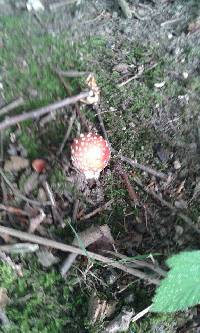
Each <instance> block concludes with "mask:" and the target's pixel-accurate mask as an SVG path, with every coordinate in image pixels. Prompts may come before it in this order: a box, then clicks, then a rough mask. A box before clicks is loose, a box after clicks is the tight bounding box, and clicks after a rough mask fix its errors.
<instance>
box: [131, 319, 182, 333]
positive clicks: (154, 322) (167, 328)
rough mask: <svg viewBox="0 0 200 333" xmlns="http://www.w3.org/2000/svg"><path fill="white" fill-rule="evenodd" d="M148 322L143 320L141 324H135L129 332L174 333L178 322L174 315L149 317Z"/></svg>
mask: <svg viewBox="0 0 200 333" xmlns="http://www.w3.org/2000/svg"><path fill="white" fill-rule="evenodd" d="M145 319H146V320H141V323H140V324H137V323H133V324H132V325H131V327H130V330H129V332H130V333H131V332H134V333H156V332H161V331H162V332H165V333H174V332H175V330H176V320H175V316H174V315H147V317H146V318H145Z"/></svg>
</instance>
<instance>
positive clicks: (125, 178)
mask: <svg viewBox="0 0 200 333" xmlns="http://www.w3.org/2000/svg"><path fill="white" fill-rule="evenodd" d="M117 171H118V172H119V175H120V176H121V178H122V180H123V181H124V184H125V186H126V188H127V190H128V194H129V198H130V200H131V201H132V202H133V203H134V205H135V206H138V205H139V200H138V195H137V193H136V192H135V190H134V189H133V186H132V185H131V183H130V180H129V177H128V175H127V173H126V172H125V171H124V170H123V169H122V167H121V165H118V166H117Z"/></svg>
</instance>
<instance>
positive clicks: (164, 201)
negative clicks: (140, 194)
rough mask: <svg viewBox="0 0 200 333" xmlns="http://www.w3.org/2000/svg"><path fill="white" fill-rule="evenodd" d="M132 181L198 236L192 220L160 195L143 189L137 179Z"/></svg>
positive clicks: (145, 188)
mask: <svg viewBox="0 0 200 333" xmlns="http://www.w3.org/2000/svg"><path fill="white" fill-rule="evenodd" d="M133 180H134V182H135V183H136V184H137V185H139V186H140V187H141V188H142V190H143V191H144V192H146V193H148V194H150V195H151V196H152V197H153V198H154V199H156V200H158V201H159V202H160V203H161V205H162V206H165V207H167V208H169V209H170V210H171V211H172V212H173V213H174V214H176V215H177V216H179V217H180V218H181V219H182V220H183V221H184V222H185V223H186V224H187V225H188V226H189V227H190V228H192V229H193V230H194V231H195V232H196V233H198V234H199V235H200V230H199V228H198V227H196V226H195V223H194V222H193V221H192V219H191V218H190V217H189V216H187V215H185V214H184V213H181V212H179V211H178V209H177V208H176V207H174V206H173V205H172V204H171V203H170V202H168V201H166V200H165V199H163V198H162V197H161V196H160V195H158V194H156V193H155V192H154V191H152V190H149V189H148V188H147V187H144V186H143V184H142V182H141V181H140V180H139V179H138V178H136V177H134V179H133Z"/></svg>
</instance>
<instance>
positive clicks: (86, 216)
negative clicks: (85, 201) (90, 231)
mask: <svg viewBox="0 0 200 333" xmlns="http://www.w3.org/2000/svg"><path fill="white" fill-rule="evenodd" d="M112 203H113V200H110V201H108V202H106V203H105V204H104V205H103V206H101V207H98V208H96V209H95V210H93V211H92V212H91V213H88V214H86V215H84V216H81V217H80V218H79V220H81V221H84V220H88V219H90V218H91V217H93V216H95V215H97V214H99V213H101V212H102V211H103V210H106V209H108V207H109V206H110V205H111V204H112Z"/></svg>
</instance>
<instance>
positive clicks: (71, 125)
mask: <svg viewBox="0 0 200 333" xmlns="http://www.w3.org/2000/svg"><path fill="white" fill-rule="evenodd" d="M75 119H76V113H73V114H72V116H71V118H70V120H69V125H68V129H67V132H66V134H65V136H64V139H63V141H62V143H61V145H60V148H59V150H58V155H60V154H61V153H62V151H63V148H64V146H65V144H66V142H67V140H68V138H69V136H70V133H71V131H72V127H73V123H74V120H75Z"/></svg>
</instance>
